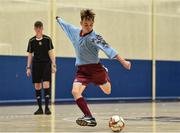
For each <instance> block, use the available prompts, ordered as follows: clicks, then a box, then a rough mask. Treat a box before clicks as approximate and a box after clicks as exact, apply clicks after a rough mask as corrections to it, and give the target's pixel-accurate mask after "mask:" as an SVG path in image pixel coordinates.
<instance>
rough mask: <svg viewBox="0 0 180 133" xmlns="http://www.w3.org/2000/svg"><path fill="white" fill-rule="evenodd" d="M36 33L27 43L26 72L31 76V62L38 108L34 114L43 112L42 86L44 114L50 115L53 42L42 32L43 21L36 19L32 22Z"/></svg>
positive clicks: (53, 57)
mask: <svg viewBox="0 0 180 133" xmlns="http://www.w3.org/2000/svg"><path fill="white" fill-rule="evenodd" d="M34 30H35V33H36V35H35V36H34V37H32V38H31V39H30V40H29V43H28V48H27V52H28V60H27V67H26V70H27V71H26V74H27V76H28V77H30V76H31V64H32V82H33V84H34V86H35V90H36V99H37V103H38V106H39V108H38V110H37V111H36V112H35V113H34V115H40V114H43V109H42V101H41V99H42V98H41V88H42V87H43V88H44V98H45V114H47V115H50V114H51V111H50V109H49V107H48V104H49V99H50V82H51V72H56V63H55V55H54V52H53V44H52V41H51V38H50V37H48V36H46V35H44V34H43V23H42V22H41V21H36V22H35V23H34Z"/></svg>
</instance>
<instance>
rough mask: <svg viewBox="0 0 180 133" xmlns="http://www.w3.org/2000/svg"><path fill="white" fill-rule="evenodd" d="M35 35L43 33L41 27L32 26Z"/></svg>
mask: <svg viewBox="0 0 180 133" xmlns="http://www.w3.org/2000/svg"><path fill="white" fill-rule="evenodd" d="M34 31H35V33H36V36H41V35H42V34H43V27H34Z"/></svg>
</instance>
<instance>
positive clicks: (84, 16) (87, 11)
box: [80, 9, 96, 21]
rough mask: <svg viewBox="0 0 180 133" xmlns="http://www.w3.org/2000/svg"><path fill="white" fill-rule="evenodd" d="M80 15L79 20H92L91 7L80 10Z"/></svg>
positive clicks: (93, 16) (93, 14)
mask: <svg viewBox="0 0 180 133" xmlns="http://www.w3.org/2000/svg"><path fill="white" fill-rule="evenodd" d="M80 15H81V21H83V20H84V19H85V20H92V21H94V18H95V15H96V14H95V13H94V12H93V11H92V9H83V10H81V12H80Z"/></svg>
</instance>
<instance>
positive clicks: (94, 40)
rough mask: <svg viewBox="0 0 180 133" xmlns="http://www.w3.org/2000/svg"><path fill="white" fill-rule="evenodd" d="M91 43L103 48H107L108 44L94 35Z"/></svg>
mask: <svg viewBox="0 0 180 133" xmlns="http://www.w3.org/2000/svg"><path fill="white" fill-rule="evenodd" d="M91 41H92V42H93V43H95V44H100V45H102V46H103V47H109V44H108V43H107V42H106V41H105V40H104V39H103V38H102V36H100V35H96V38H93V39H92V40H91Z"/></svg>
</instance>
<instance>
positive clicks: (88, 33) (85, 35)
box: [79, 30, 93, 37]
mask: <svg viewBox="0 0 180 133" xmlns="http://www.w3.org/2000/svg"><path fill="white" fill-rule="evenodd" d="M91 32H93V30H92V31H90V32H88V33H86V34H84V35H82V30H81V31H80V33H79V34H80V37H85V36H87V35H89V34H91Z"/></svg>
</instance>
